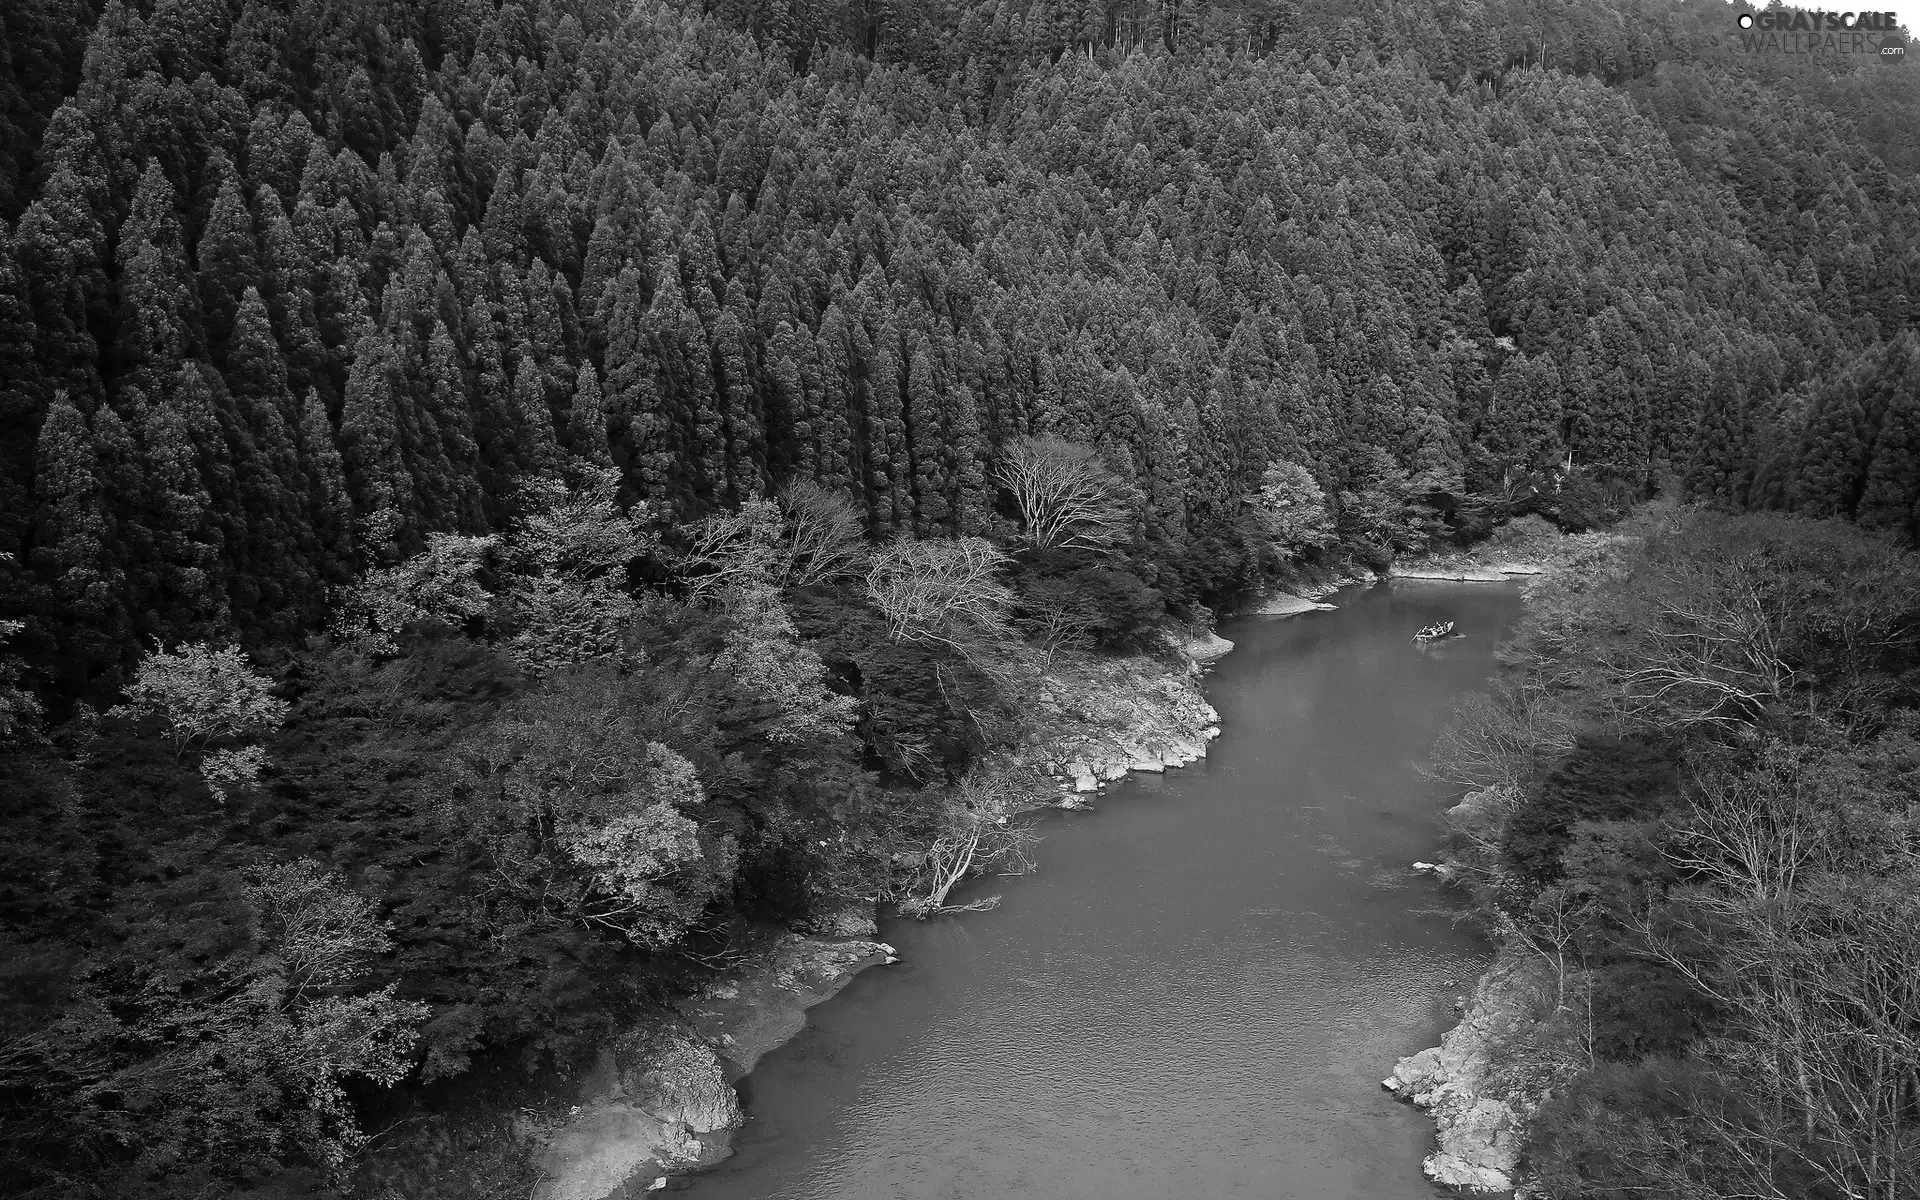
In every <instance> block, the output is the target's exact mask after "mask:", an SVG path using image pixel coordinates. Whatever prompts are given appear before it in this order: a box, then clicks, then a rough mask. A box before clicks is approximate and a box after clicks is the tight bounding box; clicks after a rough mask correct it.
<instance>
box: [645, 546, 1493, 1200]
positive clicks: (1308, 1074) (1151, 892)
mask: <svg viewBox="0 0 1920 1200" xmlns="http://www.w3.org/2000/svg"><path fill="white" fill-rule="evenodd" d="M1333 599H1334V601H1335V602H1336V603H1338V604H1339V605H1340V606H1341V607H1340V608H1339V610H1338V611H1335V612H1322V613H1310V614H1307V615H1305V616H1299V617H1289V618H1252V619H1249V620H1245V621H1240V622H1236V623H1234V624H1232V625H1231V626H1229V627H1228V628H1226V629H1224V630H1223V631H1222V632H1223V633H1224V634H1225V635H1226V636H1227V637H1230V638H1232V639H1233V640H1234V641H1235V642H1236V643H1237V646H1236V648H1235V650H1234V652H1233V653H1232V654H1230V655H1228V656H1227V657H1226V658H1225V659H1223V660H1221V662H1220V664H1219V666H1218V668H1217V669H1216V670H1215V671H1214V672H1213V673H1212V675H1211V677H1210V679H1209V681H1208V686H1207V693H1208V698H1209V699H1210V700H1211V701H1212V702H1213V704H1214V706H1215V707H1216V708H1218V709H1219V710H1220V714H1221V718H1222V725H1223V728H1224V730H1225V732H1224V734H1223V735H1222V736H1221V737H1220V738H1219V739H1218V740H1217V741H1216V742H1214V743H1213V747H1212V753H1211V756H1210V757H1209V758H1207V759H1206V760H1204V761H1203V762H1201V763H1196V764H1195V765H1194V766H1191V767H1188V768H1186V769H1184V770H1177V771H1169V772H1167V774H1166V775H1165V776H1164V777H1153V776H1137V775H1136V776H1133V777H1132V781H1131V782H1128V783H1126V784H1125V785H1123V786H1115V787H1111V788H1110V789H1109V794H1108V795H1106V796H1104V797H1102V798H1100V799H1098V800H1097V801H1096V802H1095V806H1094V808H1093V810H1092V811H1088V812H1079V813H1059V814H1057V815H1050V816H1049V817H1048V819H1047V820H1046V821H1045V822H1044V824H1043V832H1044V834H1045V840H1044V841H1043V842H1042V843H1041V845H1040V853H1039V860H1040V871H1039V873H1038V874H1036V875H1032V876H1029V877H1026V878H1022V879H988V880H984V881H980V882H977V883H975V884H974V885H972V890H971V891H969V892H966V893H961V894H959V895H957V897H956V898H958V899H962V900H964V899H968V898H970V897H972V896H979V895H988V894H992V893H996V892H997V893H999V894H1000V895H1001V896H1002V897H1003V898H1004V899H1003V901H1002V903H1001V906H1000V907H999V908H998V909H997V910H995V911H993V912H989V913H983V914H973V915H968V916H961V917H953V918H943V919H937V920H933V921H929V922H926V923H916V922H905V921H901V922H892V923H889V924H887V925H886V926H885V927H884V928H883V930H882V936H883V937H884V938H885V939H887V940H888V941H890V942H892V943H893V944H894V945H895V946H896V947H898V948H899V949H900V952H901V955H902V958H903V961H901V962H900V963H898V964H896V965H894V966H891V967H877V968H874V969H872V970H870V971H867V972H865V973H864V974H862V975H861V976H859V977H858V978H857V979H855V980H854V981H853V982H852V983H851V984H850V985H848V987H847V989H846V990H845V991H843V992H841V993H840V995H839V996H837V997H836V998H834V999H833V1000H831V1001H828V1002H827V1003H826V1004H824V1005H821V1006H820V1007H818V1008H815V1009H813V1010H812V1012H811V1013H810V1014H809V1017H810V1020H809V1027H808V1028H807V1030H806V1031H805V1032H803V1033H802V1034H801V1035H800V1036H799V1037H797V1038H795V1039H794V1040H793V1041H792V1042H791V1043H789V1044H788V1045H787V1046H785V1047H783V1048H782V1049H780V1050H777V1051H775V1052H774V1053H772V1054H770V1055H768V1056H767V1057H766V1058H765V1059H763V1060H762V1062H761V1063H760V1066H759V1068H758V1069H757V1070H756V1071H755V1072H754V1073H753V1074H752V1075H751V1076H750V1077H748V1079H747V1080H746V1081H745V1082H744V1084H743V1085H742V1091H743V1094H744V1097H745V1099H746V1102H747V1110H748V1113H749V1114H750V1116H751V1118H752V1119H751V1121H750V1122H749V1124H748V1125H747V1127H746V1128H745V1129H743V1130H741V1131H740V1133H739V1134H738V1136H737V1137H736V1139H735V1142H734V1146H735V1149H736V1151H737V1153H736V1155H735V1157H733V1158H732V1159H730V1160H728V1161H727V1162H726V1163H724V1164H722V1165H721V1166H719V1167H718V1168H716V1169H714V1170H712V1171H710V1172H708V1173H706V1174H704V1175H701V1176H697V1177H694V1178H692V1179H689V1180H677V1181H675V1187H676V1190H680V1191H683V1192H685V1193H688V1194H690V1195H691V1196H693V1197H695V1198H696V1200H762V1198H767V1200H771V1198H774V1197H779V1198H783V1200H830V1198H831V1200H900V1198H912V1200H922V1198H924V1200H935V1198H938V1200H974V1198H979V1200H988V1198H993V1200H1001V1198H1004V1197H1036V1198H1042V1200H1080V1198H1085V1200H1124V1198H1132V1197H1138V1198H1141V1200H1147V1198H1153V1200H1170V1198H1172V1200H1180V1198H1188V1197H1191V1198H1195V1200H1206V1198H1209V1197H1231V1196H1250V1197H1253V1196H1257V1197H1263V1198H1268V1200H1289V1198H1295V1197H1297V1198H1299V1200H1342V1198H1348V1197H1351V1198H1353V1200H1402V1198H1406V1200H1416V1198H1417V1200H1432V1197H1433V1196H1434V1195H1435V1192H1434V1189H1432V1188H1431V1187H1430V1186H1429V1185H1428V1184H1426V1183H1425V1181H1424V1180H1423V1179H1422V1178H1421V1175H1420V1160H1421V1158H1422V1156H1423V1155H1424V1154H1426V1153H1427V1151H1428V1150H1429V1148H1430V1145H1431V1141H1432V1136H1433V1134H1432V1126H1431V1124H1430V1123H1429V1122H1428V1121H1427V1120H1426V1118H1424V1117H1422V1116H1420V1115H1419V1114H1417V1113H1415V1112H1414V1111H1413V1110H1411V1109H1409V1108H1406V1107H1404V1106H1402V1105H1400V1104H1398V1103H1396V1102H1395V1101H1393V1100H1392V1099H1391V1098H1390V1097H1388V1096H1387V1095H1386V1093H1385V1092H1383V1091H1382V1090H1381V1088H1380V1080H1381V1079H1382V1078H1384V1077H1385V1076H1386V1074H1387V1072H1388V1071H1389V1070H1390V1069H1391V1068H1392V1066H1393V1063H1394V1060H1395V1059H1396V1058H1398V1057H1399V1056H1400V1055H1403V1054H1408V1053H1411V1052H1413V1051H1414V1050H1417V1049H1419V1048H1421V1047H1423V1046H1427V1045H1431V1044H1432V1043H1433V1042H1434V1040H1435V1039H1436V1038H1437V1036H1438V1034H1439V1032H1440V1031H1441V1030H1442V1029H1443V1028H1444V1027H1445V1026H1446V1024H1447V1023H1448V1019H1449V1017H1450V1015H1451V1007H1450V1006H1451V1002H1452V1000H1453V999H1454V997H1455V996H1457V995H1459V994H1460V993H1461V992H1462V991H1463V990H1464V989H1466V988H1468V987H1470V985H1471V981H1472V977H1473V975H1474V974H1475V972H1476V971H1477V970H1478V969H1479V965H1480V964H1481V963H1482V961H1483V960H1484V957H1485V947H1484V946H1483V945H1482V944H1481V943H1480V942H1479V941H1478V940H1477V939H1475V938H1474V937H1472V936H1471V935H1470V934H1468V933H1467V932H1466V931H1464V930H1461V929H1458V928H1456V927H1454V926H1453V924H1452V923H1451V921H1450V914H1449V910H1448V906H1447V902H1446V901H1445V899H1444V898H1443V897H1442V896H1441V894H1440V893H1439V891H1438V889H1437V887H1436V886H1435V885H1434V884H1433V883H1432V882H1431V881H1430V880H1428V879H1427V878H1425V877H1422V876H1417V875H1414V874H1412V873H1411V872H1410V871H1409V870H1408V864H1409V863H1410V862H1412V861H1414V860H1416V859H1420V858H1425V857H1431V855H1432V853H1433V851H1434V847H1435V842H1436V839H1437V831H1438V822H1437V816H1438V812H1439V810H1440V808H1441V807H1442V806H1443V804H1444V802H1445V799H1446V791H1445V789H1443V788H1440V787H1437V786H1436V785H1434V784H1432V783H1430V782H1428V781H1426V780H1425V779H1424V778H1423V777H1422V776H1421V775H1420V774H1419V773H1418V771H1417V770H1416V767H1417V766H1418V765H1419V764H1420V763H1422V762H1423V761H1424V760H1425V756H1426V754H1427V753H1428V749H1429V747H1430V746H1431V745H1432V742H1433V738H1434V735H1435V733H1436V732H1437V730H1438V727H1439V725H1440V723H1441V722H1442V721H1443V719H1444V718H1445V715H1446V712H1447V709H1448V706H1449V703H1450V701H1451V700H1452V699H1453V698H1454V697H1456V696H1458V695H1459V694H1461V693H1463V692H1467V691H1471V690H1474V689H1475V688H1477V687H1479V686H1481V684H1482V683H1483V681H1484V680H1485V679H1486V678H1487V676H1488V675H1489V674H1491V673H1492V671H1493V667H1494V664H1493V660H1492V650H1493V647H1494V645H1495V642H1496V640H1497V639H1498V638H1500V637H1503V636H1505V634H1506V632H1507V630H1508V627H1509V626H1510V625H1511V623H1512V622H1513V620H1514V619H1515V618H1516V617H1517V615H1518V613H1519V608H1520V602H1519V595H1518V590H1517V589H1516V588H1514V587H1512V586H1510V585H1462V584H1418V583H1407V582H1402V583H1395V584H1392V585H1383V586H1380V587H1375V588H1373V589H1370V590H1367V591H1356V590H1351V589H1350V590H1348V591H1346V592H1344V593H1342V594H1340V595H1338V596H1336V597H1334V598H1333ZM1443 617H1450V618H1453V619H1455V620H1457V621H1458V622H1459V623H1460V628H1461V629H1463V630H1465V631H1466V633H1467V636H1466V637H1465V638H1461V639H1458V640H1455V641H1451V642H1448V643H1446V644H1444V645H1440V646H1434V647H1428V648H1425V649H1422V648H1419V647H1416V646H1413V645H1411V644H1409V642H1408V637H1409V635H1410V634H1411V633H1412V632H1413V631H1414V630H1415V629H1417V628H1419V627H1420V626H1421V625H1424V624H1426V623H1427V622H1428V621H1431V620H1435V619H1439V618H1443Z"/></svg>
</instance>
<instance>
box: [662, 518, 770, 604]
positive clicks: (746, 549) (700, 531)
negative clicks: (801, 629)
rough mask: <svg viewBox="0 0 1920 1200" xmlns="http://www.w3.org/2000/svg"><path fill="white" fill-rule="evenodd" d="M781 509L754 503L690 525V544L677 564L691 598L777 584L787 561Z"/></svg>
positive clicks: (706, 598)
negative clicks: (770, 583)
mask: <svg viewBox="0 0 1920 1200" xmlns="http://www.w3.org/2000/svg"><path fill="white" fill-rule="evenodd" d="M781 528H782V526H781V519H780V510H779V508H778V507H776V506H775V505H774V504H773V502H772V501H770V500H749V501H747V502H746V503H745V504H742V505H741V506H740V508H739V511H737V512H721V513H715V514H713V515H712V516H709V517H703V518H702V519H700V520H698V521H695V522H693V523H692V524H691V525H688V526H686V527H685V528H684V529H683V531H682V532H684V533H685V534H686V536H687V538H688V541H689V545H688V547H687V549H686V552H685V553H684V554H682V555H681V557H680V561H679V563H678V567H679V572H680V578H681V582H682V583H683V584H685V585H686V588H687V598H688V599H689V600H693V601H696V602H699V601H705V600H710V599H712V598H714V597H716V596H719V595H722V594H724V593H727V592H731V591H734V590H737V589H740V588H753V587H758V586H762V585H764V584H766V583H767V582H768V581H770V580H773V579H776V578H777V577H778V576H779V574H780V570H781V567H782V564H783V563H784V562H785V561H786V554H785V551H784V549H783V547H782V545H781Z"/></svg>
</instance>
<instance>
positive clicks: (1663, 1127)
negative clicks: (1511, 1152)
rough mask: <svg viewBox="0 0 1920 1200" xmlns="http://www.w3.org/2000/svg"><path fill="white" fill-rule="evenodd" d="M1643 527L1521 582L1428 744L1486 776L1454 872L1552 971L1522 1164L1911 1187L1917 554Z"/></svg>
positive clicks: (1737, 1189)
mask: <svg viewBox="0 0 1920 1200" xmlns="http://www.w3.org/2000/svg"><path fill="white" fill-rule="evenodd" d="M1636 525H1637V528H1636V529H1634V531H1633V532H1634V534H1635V536H1634V537H1633V538H1631V539H1629V540H1627V541H1626V542H1625V543H1624V544H1621V545H1618V546H1614V547H1610V548H1605V549H1602V550H1600V551H1598V552H1595V553H1589V554H1587V555H1585V556H1583V558H1582V559H1581V560H1579V561H1576V562H1574V563H1571V564H1569V565H1567V566H1566V567H1564V568H1562V569H1561V570H1560V571H1558V572H1557V574H1556V575H1555V577H1554V578H1552V579H1550V580H1548V581H1547V582H1546V583H1545V584H1544V585H1543V586H1541V587H1539V588H1537V589H1535V590H1534V591H1533V592H1532V593H1531V594H1530V596H1529V605H1528V607H1529V613H1528V616H1527V619H1526V620H1525V621H1524V622H1523V626H1522V629H1521V632H1520V636H1519V638H1518V639H1517V642H1516V644H1515V646H1514V647H1513V648H1512V652H1511V653H1510V655H1509V657H1510V659H1511V661H1512V662H1513V664H1514V668H1513V669H1512V670H1510V671H1508V672H1507V673H1505V674H1504V675H1503V676H1502V677H1501V678H1500V679H1499V680H1498V681H1497V683H1496V685H1495V688H1494V691H1493V694H1492V695H1491V697H1479V698H1478V699H1477V700H1475V701H1474V702H1472V703H1470V704H1468V705H1466V706H1464V708H1463V709H1462V711H1461V712H1459V713H1458V714H1456V719H1455V721H1454V723H1453V725H1452V727H1451V729H1450V732H1449V734H1448V735H1447V736H1446V737H1445V738H1443V739H1442V742H1441V745H1440V748H1439V754H1438V761H1439V763H1440V770H1441V771H1442V773H1444V774H1447V775H1449V776H1450V777H1451V778H1453V779H1455V780H1457V781H1459V782H1460V783H1463V784H1471V785H1473V786H1474V787H1475V788H1477V789H1478V790H1477V791H1476V792H1475V793H1474V794H1473V795H1472V796H1471V797H1470V798H1469V800H1468V802H1467V803H1464V804H1462V805H1461V806H1460V807H1459V808H1458V809H1456V810H1454V812H1455V827H1456V830H1457V832H1458V834H1459V835H1460V836H1459V838H1458V841H1457V843H1456V846H1455V867H1456V868H1457V869H1458V870H1459V872H1460V876H1461V878H1463V879H1465V880H1466V881H1468V882H1469V883H1470V884H1471V886H1472V887H1473V890H1474V892H1475V894H1476V897H1477V898H1478V899H1479V901H1480V903H1481V911H1482V914H1483V915H1484V916H1487V917H1489V918H1490V923H1491V924H1492V925H1494V926H1495V927H1496V928H1498V929H1499V930H1500V932H1501V934H1502V935H1503V936H1502V941H1503V942H1504V943H1505V954H1506V955H1507V956H1508V957H1509V958H1510V959H1516V960H1522V965H1527V964H1531V965H1534V966H1536V967H1539V968H1541V969H1540V971H1539V975H1541V976H1544V979H1543V980H1542V981H1541V983H1540V985H1539V986H1538V988H1537V991H1536V992H1535V994H1534V995H1532V996H1529V997H1527V1002H1526V1003H1519V1004H1514V1005H1513V1007H1514V1008H1516V1009H1519V1010H1521V1011H1520V1012H1519V1014H1518V1015H1519V1016H1520V1017H1521V1018H1522V1019H1520V1020H1517V1021H1515V1022H1514V1024H1513V1026H1512V1028H1513V1029H1515V1030H1516V1031H1517V1032H1515V1033H1513V1034H1512V1035H1511V1038H1510V1040H1511V1042H1512V1044H1507V1045H1502V1046H1500V1047H1499V1049H1498V1050H1497V1051H1495V1052H1494V1054H1493V1055H1491V1056H1490V1057H1494V1058H1497V1059H1498V1061H1499V1065H1498V1066H1497V1067H1496V1068H1494V1070H1493V1072H1491V1074H1493V1075H1495V1076H1496V1077H1497V1078H1498V1079H1499V1081H1500V1084H1499V1087H1498V1088H1497V1089H1495V1088H1490V1089H1489V1090H1495V1091H1497V1092H1507V1093H1510V1094H1512V1095H1515V1096H1520V1097H1530V1098H1531V1103H1539V1101H1540V1099H1541V1098H1542V1096H1543V1095H1544V1098H1545V1102H1544V1104H1543V1105H1541V1106H1540V1107H1539V1109H1538V1111H1537V1113H1535V1114H1534V1118H1533V1120H1532V1122H1531V1130H1530V1132H1531V1138H1530V1144H1529V1145H1528V1148H1527V1158H1528V1166H1529V1167H1530V1169H1531V1170H1530V1173H1531V1174H1532V1175H1534V1176H1535V1177H1536V1178H1537V1185H1538V1186H1539V1188H1540V1190H1541V1191H1542V1193H1543V1194H1545V1195H1549V1196H1554V1197H1558V1198H1562V1200H1614V1198H1617V1197H1627V1196H1647V1195H1653V1196H1671V1197H1722V1196H1805V1197H1818V1198H1821V1200H1825V1198H1827V1197H1833V1198H1836V1200H1837V1198H1839V1197H1847V1196H1890V1197H1894V1196H1910V1195H1912V1194H1913V1189H1914V1184H1915V1181H1916V1179H1917V1178H1920V1141H1917V1140H1916V1137H1915V1127H1914V1118H1913V1112H1914V1110H1913V1105H1914V1099H1915V1087H1916V1083H1915V1080H1916V1071H1917V1070H1920V1036H1916V1023H1915V1015H1916V1006H1915V996H1916V985H1917V981H1920V923H1917V921H1916V918H1920V911H1917V910H1920V903H1916V896H1917V895H1920V892H1916V884H1917V883H1920V853H1917V852H1920V838H1916V824H1915V814H1916V812H1920V807H1917V806H1920V741H1916V738H1915V733H1916V731H1917V730H1920V724H1917V723H1916V721H1915V719H1914V718H1915V707H1916V700H1920V690H1917V689H1916V687H1915V684H1916V682H1917V681H1920V669H1916V668H1920V556H1916V555H1915V554H1914V553H1913V552H1912V551H1911V550H1907V549H1903V548H1901V547H1898V546H1895V545H1891V544H1889V542H1888V540H1887V539H1885V538H1884V537H1875V536H1872V535H1868V534H1864V533H1862V532H1860V531H1859V530H1857V529H1854V528H1849V527H1847V526H1845V525H1843V524H1841V523H1839V522H1835V521H1809V520H1801V519H1793V518H1787V517H1781V516H1778V515H1773V514H1743V515H1738V516H1727V515H1721V514H1712V513H1707V512H1703V511H1699V510H1692V511H1680V512H1674V511H1662V512H1660V513H1658V514H1657V515H1656V514H1648V515H1647V516H1644V517H1641V518H1636ZM1525 1018H1531V1019H1530V1020H1529V1019H1525ZM1529 1107H1530V1105H1529Z"/></svg>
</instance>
